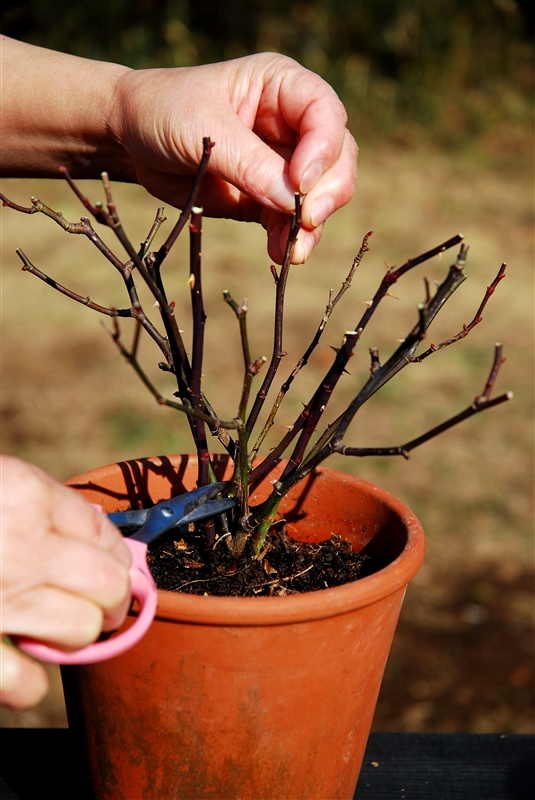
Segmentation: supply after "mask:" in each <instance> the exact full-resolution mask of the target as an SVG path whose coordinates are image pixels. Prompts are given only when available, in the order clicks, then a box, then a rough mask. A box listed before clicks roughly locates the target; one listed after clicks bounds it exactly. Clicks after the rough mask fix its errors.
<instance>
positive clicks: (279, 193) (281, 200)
mask: <svg viewBox="0 0 535 800" xmlns="http://www.w3.org/2000/svg"><path fill="white" fill-rule="evenodd" d="M269 199H270V200H271V202H272V203H275V205H276V206H278V207H279V208H280V209H281V210H283V211H293V209H294V207H295V189H294V187H293V186H292V183H291V181H290V176H289V175H288V173H287V172H285V173H283V175H281V177H280V178H277V180H276V181H275V183H274V184H273V186H272V187H271V190H270V192H269Z"/></svg>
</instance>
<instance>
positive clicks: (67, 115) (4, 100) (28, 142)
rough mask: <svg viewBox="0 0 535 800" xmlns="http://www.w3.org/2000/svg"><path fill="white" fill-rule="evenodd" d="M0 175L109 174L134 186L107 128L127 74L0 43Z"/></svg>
mask: <svg viewBox="0 0 535 800" xmlns="http://www.w3.org/2000/svg"><path fill="white" fill-rule="evenodd" d="M1 56H2V73H1V82H2V85H1V117H0V135H1V151H2V152H1V174H2V175H3V176H4V177H25V176H29V175H32V176H33V177H35V176H39V177H57V176H58V166H59V165H60V164H63V165H64V166H66V167H67V168H68V169H69V171H70V172H71V174H72V175H73V176H74V177H77V178H97V177H98V176H99V175H100V173H101V172H102V171H103V170H107V171H108V172H109V173H110V176H111V177H112V178H113V179H115V180H135V175H134V172H133V169H132V167H131V163H130V160H129V159H128V158H127V157H126V155H125V153H124V150H123V148H122V147H121V145H120V143H119V142H118V141H117V137H116V136H115V134H114V131H113V130H112V129H111V127H110V119H111V118H112V113H111V112H112V106H113V103H114V93H115V86H116V83H117V81H118V80H119V78H120V77H121V75H123V74H124V73H125V72H127V71H128V68H127V67H123V66H121V65H118V64H109V63H106V62H100V61H90V60H88V59H85V58H77V57H75V56H70V55H66V54H64V53H57V52H54V51H51V50H45V49H43V48H41V47H34V46H33V45H28V44H25V43H23V42H19V41H16V40H14V39H8V38H7V37H4V36H2V37H1Z"/></svg>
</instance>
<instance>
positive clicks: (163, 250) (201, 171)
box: [158, 136, 215, 264]
mask: <svg viewBox="0 0 535 800" xmlns="http://www.w3.org/2000/svg"><path fill="white" fill-rule="evenodd" d="M214 146H215V142H212V141H211V139H210V137H209V136H205V137H204V138H203V140H202V148H203V149H202V156H201V160H200V163H199V166H198V168H197V173H196V175H195V179H194V181H193V186H192V187H191V191H190V193H189V197H188V199H187V200H186V205H185V206H184V208H183V209H182V213H181V214H180V217H179V218H178V221H177V223H176V225H175V226H174V228H173V230H172V231H171V233H170V234H169V236H168V237H167V239H166V240H165V242H164V243H163V245H162V246H161V247H160V249H159V251H158V261H159V264H161V263H162V261H163V260H164V258H165V257H166V256H167V254H168V253H169V251H170V249H171V248H172V246H173V245H174V243H175V242H176V240H177V239H178V237H179V235H180V233H181V231H182V229H183V228H184V226H185V224H186V222H187V221H188V219H189V216H190V214H191V212H192V210H193V206H194V205H195V203H196V200H197V195H198V194H199V190H200V188H201V185H202V182H203V180H204V176H205V175H206V170H207V169H208V162H209V161H210V154H211V152H212V148H213V147H214Z"/></svg>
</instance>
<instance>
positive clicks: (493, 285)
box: [412, 264, 507, 363]
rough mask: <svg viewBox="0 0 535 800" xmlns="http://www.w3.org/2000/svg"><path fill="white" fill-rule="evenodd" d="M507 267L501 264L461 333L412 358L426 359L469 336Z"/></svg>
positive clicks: (420, 360) (419, 360)
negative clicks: (470, 320) (473, 314)
mask: <svg viewBox="0 0 535 800" xmlns="http://www.w3.org/2000/svg"><path fill="white" fill-rule="evenodd" d="M506 267H507V264H502V265H501V267H500V269H499V270H498V274H497V275H496V277H495V278H494V280H493V281H492V283H491V285H490V286H488V287H487V291H486V292H485V297H484V298H483V300H482V301H481V305H480V306H479V308H478V310H477V311H476V313H475V316H474V318H473V319H472V322H470V323H469V324H468V325H463V328H462V330H461V331H459V333H458V334H457V335H456V336H452V338H451V339H446V340H445V341H444V342H441V343H440V344H432V345H431V346H430V347H429V348H428V349H427V350H426V351H425V353H422V354H421V355H420V356H415V357H414V358H413V359H412V360H413V361H416V362H418V363H420V362H422V361H424V359H426V358H428V357H429V356H430V355H432V354H433V353H436V352H438V350H442V348H444V347H448V346H449V345H450V344H454V343H455V342H458V341H459V340H460V339H464V338H465V336H468V334H469V333H470V331H471V330H473V329H474V328H475V327H476V325H479V323H480V322H481V321H482V319H483V310H484V309H485V306H486V305H487V303H488V302H489V300H490V298H491V297H492V295H493V294H494V292H495V291H496V287H497V286H498V284H499V283H500V281H501V280H502V279H503V278H505V269H506Z"/></svg>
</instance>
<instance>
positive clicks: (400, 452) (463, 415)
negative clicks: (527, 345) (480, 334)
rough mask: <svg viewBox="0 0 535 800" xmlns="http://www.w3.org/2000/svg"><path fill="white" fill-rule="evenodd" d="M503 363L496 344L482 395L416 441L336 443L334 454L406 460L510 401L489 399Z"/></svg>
mask: <svg viewBox="0 0 535 800" xmlns="http://www.w3.org/2000/svg"><path fill="white" fill-rule="evenodd" d="M504 361H505V359H504V358H502V345H500V344H498V345H496V348H495V354H494V361H493V365H492V368H491V372H490V376H489V379H488V381H487V383H486V385H485V389H484V390H483V392H482V394H480V395H478V397H476V398H475V399H474V402H473V403H472V405H470V406H469V407H468V408H465V410H464V411H461V412H460V413H459V414H456V415H455V416H454V417H451V418H450V419H448V420H446V421H445V422H442V423H441V424H440V425H437V426H436V427H435V428H432V429H431V430H429V431H427V433H424V434H422V436H418V437H417V438H416V439H411V441H410V442H406V443H405V444H401V445H399V446H397V447H348V446H347V445H346V444H344V442H342V441H337V442H335V444H334V446H333V450H334V452H335V453H339V454H340V455H342V456H359V457H365V456H403V457H404V458H407V459H408V458H409V453H410V451H411V450H414V448H415V447H419V446H420V445H421V444H424V443H425V442H428V441H429V440H430V439H434V438H435V436H438V435H439V434H440V433H444V431H447V430H449V429H450V428H453V426H454V425H458V424H459V423H460V422H463V420H465V419H469V417H473V416H474V414H478V413H479V412H480V411H485V410H486V409H487V408H492V407H493V406H497V405H500V404H501V403H505V402H506V401H507V400H511V399H512V397H513V393H512V392H506V393H505V394H502V395H500V396H499V397H495V398H494V399H491V397H490V394H491V391H492V388H493V386H494V382H495V380H496V378H497V376H498V372H499V369H500V366H501V365H502V364H503V362H504Z"/></svg>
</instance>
